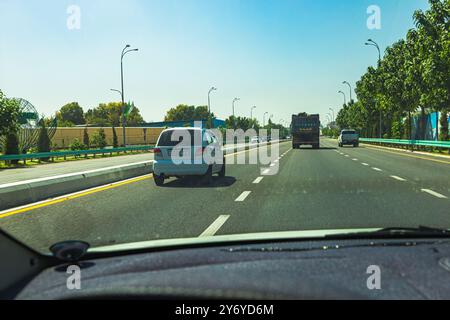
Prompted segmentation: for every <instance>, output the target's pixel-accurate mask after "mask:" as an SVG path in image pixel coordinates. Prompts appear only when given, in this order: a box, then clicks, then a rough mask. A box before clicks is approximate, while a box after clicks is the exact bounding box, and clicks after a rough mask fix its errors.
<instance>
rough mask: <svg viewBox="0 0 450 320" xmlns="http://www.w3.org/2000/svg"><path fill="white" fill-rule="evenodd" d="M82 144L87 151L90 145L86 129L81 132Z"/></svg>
mask: <svg viewBox="0 0 450 320" xmlns="http://www.w3.org/2000/svg"><path fill="white" fill-rule="evenodd" d="M83 144H84V145H85V146H86V148H87V149H89V147H90V145H91V143H90V141H89V133H88V130H87V127H85V128H84V130H83Z"/></svg>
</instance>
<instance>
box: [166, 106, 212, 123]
mask: <svg viewBox="0 0 450 320" xmlns="http://www.w3.org/2000/svg"><path fill="white" fill-rule="evenodd" d="M210 117H214V114H213V113H211V115H210V114H209V112H208V107H206V106H198V107H195V106H188V105H186V104H180V105H178V106H176V107H175V108H171V109H170V110H169V111H167V113H166V116H165V117H164V121H188V120H208V119H210Z"/></svg>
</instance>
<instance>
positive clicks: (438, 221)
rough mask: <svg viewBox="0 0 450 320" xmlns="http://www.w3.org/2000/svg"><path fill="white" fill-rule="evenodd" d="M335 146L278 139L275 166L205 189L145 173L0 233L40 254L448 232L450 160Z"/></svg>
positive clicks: (9, 215) (11, 220)
mask: <svg viewBox="0 0 450 320" xmlns="http://www.w3.org/2000/svg"><path fill="white" fill-rule="evenodd" d="M336 145H337V143H336V142H335V141H333V140H329V139H322V140H321V149H319V150H312V149H309V147H304V148H302V149H300V150H292V148H291V144H290V143H289V142H288V143H281V144H280V145H279V150H280V153H279V154H280V159H279V160H278V162H277V163H276V164H275V165H274V166H273V167H269V168H267V167H266V166H260V165H248V164H247V165H236V164H228V165H227V174H226V177H225V178H223V179H220V178H218V177H217V178H214V181H213V183H212V184H211V185H205V184H202V183H200V182H198V181H197V180H194V181H191V180H178V179H171V180H169V181H167V182H166V184H165V185H164V186H163V187H156V186H155V184H154V181H153V180H152V178H151V176H146V177H142V178H139V179H134V180H131V181H127V182H124V183H121V184H117V185H114V186H110V187H106V188H100V189H98V190H95V191H94V192H86V193H81V194H77V195H75V196H73V197H70V198H68V199H59V200H58V201H54V202H56V203H54V202H48V203H44V204H41V205H38V206H35V207H31V208H27V209H24V210H22V211H20V210H12V211H9V212H6V213H5V212H3V213H0V228H2V229H4V230H6V231H7V232H9V233H10V234H12V235H14V236H15V237H17V238H18V239H20V240H22V241H24V242H25V243H28V244H29V245H31V246H32V247H34V248H36V249H38V250H47V248H48V247H49V246H50V245H51V244H53V243H55V242H57V241H62V240H68V239H78V240H84V241H88V242H89V243H91V245H92V246H100V245H107V244H118V243H125V242H134V241H143V240H154V239H167V238H180V237H183V238H184V237H199V236H211V235H214V234H215V235H221V234H236V233H253V232H268V231H293V230H315V229H341V228H372V227H375V228H377V227H394V226H395V227H416V226H418V225H426V226H433V227H441V228H450V202H449V201H450V200H449V198H450V161H449V160H446V159H437V158H433V157H426V156H420V155H411V154H406V153H402V152H392V151H387V150H381V149H376V148H373V147H369V146H362V147H360V148H351V147H345V148H337V147H336ZM248 152H249V151H247V152H245V153H246V154H248ZM231 157H232V156H231V155H230V156H228V157H227V161H230V160H231ZM276 171H277V174H274V175H272V174H270V173H274V172H276Z"/></svg>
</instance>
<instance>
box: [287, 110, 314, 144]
mask: <svg viewBox="0 0 450 320" xmlns="http://www.w3.org/2000/svg"><path fill="white" fill-rule="evenodd" d="M291 130H292V148H293V149H299V148H300V146H301V145H310V146H312V147H313V149H319V146H320V140H319V139H320V137H319V136H320V116H319V115H318V114H310V115H308V114H306V113H300V114H298V115H296V114H294V115H292V124H291Z"/></svg>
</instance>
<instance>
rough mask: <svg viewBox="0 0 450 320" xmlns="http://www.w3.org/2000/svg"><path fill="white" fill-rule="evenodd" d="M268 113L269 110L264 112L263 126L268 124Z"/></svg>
mask: <svg viewBox="0 0 450 320" xmlns="http://www.w3.org/2000/svg"><path fill="white" fill-rule="evenodd" d="M266 114H269V113H268V112H264V115H263V128H264V127H265V126H266Z"/></svg>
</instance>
